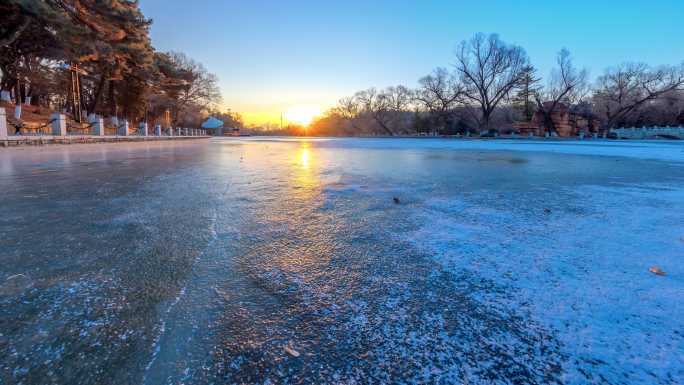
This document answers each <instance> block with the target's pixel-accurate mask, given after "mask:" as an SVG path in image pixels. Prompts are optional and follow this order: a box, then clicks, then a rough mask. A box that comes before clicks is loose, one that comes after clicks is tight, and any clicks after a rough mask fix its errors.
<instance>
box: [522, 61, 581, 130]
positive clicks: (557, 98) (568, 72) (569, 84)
mask: <svg viewBox="0 0 684 385" xmlns="http://www.w3.org/2000/svg"><path fill="white" fill-rule="evenodd" d="M556 64H557V67H556V68H554V69H552V70H551V77H550V78H549V81H548V84H547V86H546V87H545V88H544V89H542V90H541V91H540V92H537V93H535V100H536V102H537V108H538V111H539V112H541V113H542V115H543V116H544V126H545V127H546V129H547V130H548V132H549V133H551V132H555V131H556V127H555V125H554V122H553V119H552V118H551V115H552V114H553V113H554V112H555V111H556V109H557V108H558V107H559V105H560V104H561V103H565V104H567V105H568V106H570V105H572V104H575V103H578V102H579V101H580V100H581V99H582V97H583V96H584V95H585V94H586V93H587V92H588V90H587V84H588V82H587V79H588V77H589V73H588V71H587V70H586V69H581V70H578V69H577V68H576V67H575V66H574V65H573V64H572V57H571V56H570V51H568V50H567V49H565V48H563V49H561V50H560V52H558V56H557V58H556Z"/></svg>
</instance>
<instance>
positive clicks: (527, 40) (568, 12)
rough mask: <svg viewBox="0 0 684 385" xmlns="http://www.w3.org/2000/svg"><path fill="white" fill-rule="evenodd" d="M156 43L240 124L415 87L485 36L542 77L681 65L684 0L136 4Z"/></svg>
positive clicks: (174, 0)
mask: <svg viewBox="0 0 684 385" xmlns="http://www.w3.org/2000/svg"><path fill="white" fill-rule="evenodd" d="M141 7H142V9H143V11H144V12H145V14H146V15H147V16H148V17H150V18H152V19H153V20H154V24H153V25H152V31H151V33H152V40H153V43H154V45H155V47H157V49H159V50H164V51H166V50H178V51H183V52H185V53H186V54H188V55H189V56H191V57H193V58H194V59H196V60H198V61H200V62H202V63H203V64H204V65H205V66H206V67H207V68H208V69H209V70H210V71H211V72H214V73H216V74H217V75H218V76H219V78H220V85H221V89H222V93H223V99H224V102H223V104H224V106H225V107H226V108H231V109H232V110H234V111H238V112H242V113H244V114H245V116H246V117H247V120H249V121H252V122H258V121H260V120H265V119H273V118H274V117H275V116H279V114H280V112H281V111H288V110H291V109H293V108H301V107H311V108H314V107H315V108H320V109H325V108H327V107H329V106H330V105H332V104H334V103H335V101H336V100H337V99H339V98H340V97H342V96H345V95H348V94H352V93H353V92H355V91H357V90H360V89H364V88H368V87H371V86H376V87H384V86H389V85H396V84H405V85H408V86H414V85H415V84H416V82H417V80H418V79H419V78H420V77H421V76H423V75H425V74H427V73H429V72H430V71H431V70H432V69H433V68H434V67H437V66H445V67H449V66H450V65H451V64H452V63H453V50H454V47H455V46H456V44H457V43H458V42H459V41H461V40H463V39H467V38H470V37H471V36H472V35H473V34H475V33H476V32H486V33H490V32H496V33H498V34H500V35H501V37H502V39H503V40H505V41H507V42H511V43H515V44H519V45H521V46H523V47H524V48H525V49H526V50H527V53H528V54H529V56H530V58H531V60H532V62H533V64H535V65H536V66H537V67H538V68H539V71H540V74H541V75H544V76H546V75H547V74H548V72H549V71H550V68H551V66H552V65H553V62H554V57H555V54H556V52H557V51H558V50H559V49H560V48H562V47H566V48H568V49H569V50H570V51H571V52H572V54H573V56H574V58H575V62H576V64H578V65H579V66H585V67H587V68H589V70H590V72H591V74H592V76H597V75H598V74H600V73H601V72H602V71H603V70H604V69H605V68H606V67H608V66H610V65H613V64H617V63H620V62H624V61H643V62H646V63H649V64H653V65H657V64H678V63H681V62H682V61H684V38H682V36H684V22H683V20H684V0H651V1H633V0H622V1H618V0H594V1H585V0H573V1H555V0H544V1H537V0H527V1H525V0H521V1H504V0H500V1H497V0H490V1H355V0H349V1H335V2H333V1H322V0H321V1H294V0H293V1H248V0H245V1H220V0H204V1H202V0H197V1H187V0H182V1H181V0H142V1H141Z"/></svg>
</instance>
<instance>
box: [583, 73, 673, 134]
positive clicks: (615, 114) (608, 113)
mask: <svg viewBox="0 0 684 385" xmlns="http://www.w3.org/2000/svg"><path fill="white" fill-rule="evenodd" d="M683 89H684V65H681V66H678V67H677V66H662V67H658V68H655V69H653V68H650V67H649V66H648V65H646V64H643V63H625V64H622V65H619V66H617V67H614V68H611V69H608V70H607V71H606V72H605V74H604V75H602V76H601V77H599V78H598V81H597V86H596V91H595V93H594V101H595V103H596V105H597V107H598V109H599V110H601V111H602V113H603V115H604V120H605V125H606V126H607V127H613V126H615V125H616V124H617V123H619V122H620V121H621V120H624V119H625V118H626V117H627V116H628V115H629V114H631V113H633V112H635V111H636V110H637V109H638V108H640V107H641V106H643V105H645V104H647V103H649V102H652V101H654V100H656V99H658V98H661V97H663V96H664V95H667V94H668V93H671V92H673V91H678V90H683Z"/></svg>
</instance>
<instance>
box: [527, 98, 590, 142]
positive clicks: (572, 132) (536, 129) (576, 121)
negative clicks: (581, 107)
mask: <svg viewBox="0 0 684 385" xmlns="http://www.w3.org/2000/svg"><path fill="white" fill-rule="evenodd" d="M551 103H552V102H545V103H544V107H545V108H546V109H550V108H551ZM550 119H551V121H552V123H553V127H547V126H548V124H547V120H546V118H545V117H544V113H543V112H542V111H539V110H537V111H536V112H535V113H534V115H533V116H532V120H530V121H523V122H516V123H513V128H514V129H515V130H516V131H518V132H520V134H521V135H524V136H528V135H535V136H544V135H545V134H546V133H547V132H549V131H554V132H555V133H556V135H558V136H561V137H572V136H579V135H580V134H584V135H587V136H589V135H592V134H598V133H600V132H601V122H600V121H599V120H598V119H596V118H592V117H586V116H584V115H582V114H578V113H576V112H573V111H572V110H571V109H570V108H568V106H567V105H566V104H563V103H558V104H557V105H556V107H555V108H554V111H553V112H552V113H551V115H550Z"/></svg>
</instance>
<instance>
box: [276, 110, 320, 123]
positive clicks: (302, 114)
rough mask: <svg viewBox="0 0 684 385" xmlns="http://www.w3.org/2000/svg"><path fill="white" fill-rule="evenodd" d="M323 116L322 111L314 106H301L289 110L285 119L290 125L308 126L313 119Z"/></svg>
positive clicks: (285, 113) (285, 114)
mask: <svg viewBox="0 0 684 385" xmlns="http://www.w3.org/2000/svg"><path fill="white" fill-rule="evenodd" d="M320 114H321V109H320V108H318V107H313V106H299V107H292V108H289V109H287V110H286V111H285V112H284V113H283V117H284V118H285V120H286V121H288V122H290V123H296V124H301V125H302V126H307V125H308V124H309V123H311V121H312V120H313V118H315V117H316V116H318V115H320Z"/></svg>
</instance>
